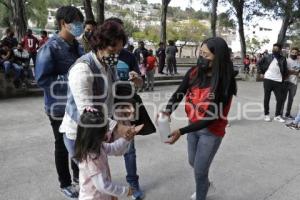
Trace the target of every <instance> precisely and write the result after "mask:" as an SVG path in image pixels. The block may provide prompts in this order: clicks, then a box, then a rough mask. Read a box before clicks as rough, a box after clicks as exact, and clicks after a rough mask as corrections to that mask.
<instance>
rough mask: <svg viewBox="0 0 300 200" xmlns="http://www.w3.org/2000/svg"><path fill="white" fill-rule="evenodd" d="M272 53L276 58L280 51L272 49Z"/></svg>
mask: <svg viewBox="0 0 300 200" xmlns="http://www.w3.org/2000/svg"><path fill="white" fill-rule="evenodd" d="M272 53H273V55H274V56H275V57H276V58H278V57H279V56H280V52H279V51H272Z"/></svg>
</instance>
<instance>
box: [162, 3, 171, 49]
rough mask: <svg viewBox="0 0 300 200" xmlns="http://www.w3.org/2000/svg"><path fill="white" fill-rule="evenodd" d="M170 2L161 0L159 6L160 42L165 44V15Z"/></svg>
mask: <svg viewBox="0 0 300 200" xmlns="http://www.w3.org/2000/svg"><path fill="white" fill-rule="evenodd" d="M170 1H171V0H162V5H161V26H160V27H161V29H160V42H163V43H164V44H166V41H167V13H168V5H169V3H170Z"/></svg>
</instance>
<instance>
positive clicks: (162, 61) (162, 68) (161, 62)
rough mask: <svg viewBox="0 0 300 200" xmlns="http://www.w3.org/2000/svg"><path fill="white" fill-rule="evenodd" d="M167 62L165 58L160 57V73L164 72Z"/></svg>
mask: <svg viewBox="0 0 300 200" xmlns="http://www.w3.org/2000/svg"><path fill="white" fill-rule="evenodd" d="M165 62H166V59H165V58H159V61H158V63H159V68H158V69H159V70H158V72H159V73H162V72H163V71H164V68H165Z"/></svg>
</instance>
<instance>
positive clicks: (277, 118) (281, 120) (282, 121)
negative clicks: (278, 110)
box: [274, 115, 285, 123]
mask: <svg viewBox="0 0 300 200" xmlns="http://www.w3.org/2000/svg"><path fill="white" fill-rule="evenodd" d="M274 120H275V121H278V122H281V123H284V122H285V120H284V119H283V118H282V117H281V116H280V115H278V116H276V117H274Z"/></svg>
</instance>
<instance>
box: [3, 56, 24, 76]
mask: <svg viewBox="0 0 300 200" xmlns="http://www.w3.org/2000/svg"><path fill="white" fill-rule="evenodd" d="M3 67H4V71H5V74H6V75H7V74H9V73H10V72H14V74H15V80H19V79H20V78H21V75H22V70H23V68H22V67H21V66H19V65H17V64H16V63H11V62H9V61H4V62H3Z"/></svg>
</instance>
